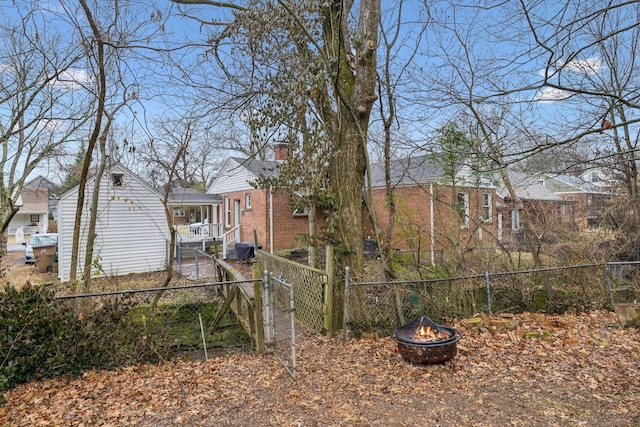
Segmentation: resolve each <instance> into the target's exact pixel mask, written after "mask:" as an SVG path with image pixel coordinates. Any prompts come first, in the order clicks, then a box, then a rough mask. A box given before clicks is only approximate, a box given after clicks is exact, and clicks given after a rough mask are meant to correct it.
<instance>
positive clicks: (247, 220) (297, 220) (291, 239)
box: [220, 188, 324, 251]
mask: <svg viewBox="0 0 640 427" xmlns="http://www.w3.org/2000/svg"><path fill="white" fill-rule="evenodd" d="M247 194H250V195H251V208H250V209H248V208H247V207H246V206H245V201H246V197H245V196H246V195H247ZM220 196H221V197H222V198H223V199H224V198H229V199H230V200H231V203H230V205H231V218H232V223H231V225H230V227H226V226H225V231H228V230H230V229H231V228H233V227H235V225H236V224H234V223H233V218H235V217H236V212H235V211H234V209H235V203H233V202H234V200H240V207H241V212H240V224H241V226H240V240H241V241H244V242H253V239H254V232H255V234H256V236H257V238H258V243H260V244H261V245H262V248H263V249H264V250H267V251H270V250H272V249H273V250H278V249H290V248H294V247H298V246H300V245H301V244H302V240H301V239H300V235H301V234H308V233H309V219H308V217H307V216H295V215H293V211H294V207H293V204H292V203H291V197H290V196H289V194H288V193H287V192H286V191H284V190H278V191H276V192H275V194H274V195H273V200H272V201H270V200H269V190H268V189H255V188H252V189H250V190H246V191H234V192H228V193H225V194H220ZM270 202H271V203H272V204H273V214H274V218H273V248H272V247H271V235H270V231H271V227H270V226H271V224H270V222H269V216H270V212H269V209H270ZM318 224H319V225H318V226H319V227H321V226H322V225H323V224H324V221H323V220H322V219H320V220H319V221H318Z"/></svg>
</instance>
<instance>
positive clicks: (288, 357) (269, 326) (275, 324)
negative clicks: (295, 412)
mask: <svg viewBox="0 0 640 427" xmlns="http://www.w3.org/2000/svg"><path fill="white" fill-rule="evenodd" d="M265 300H266V302H265V308H266V310H265V319H264V321H265V329H266V330H265V341H266V342H267V345H268V346H270V347H271V348H272V350H273V352H274V354H275V356H276V358H277V359H278V360H279V361H280V363H281V364H282V366H284V368H285V369H286V370H287V372H289V374H290V375H291V377H292V378H294V379H295V378H296V371H297V367H296V326H295V310H296V308H295V307H296V306H295V300H294V287H293V285H292V284H290V283H287V282H286V281H284V280H283V279H282V278H281V277H277V276H274V275H273V274H269V279H268V281H267V289H266V292H265Z"/></svg>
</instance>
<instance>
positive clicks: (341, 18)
mask: <svg viewBox="0 0 640 427" xmlns="http://www.w3.org/2000/svg"><path fill="white" fill-rule="evenodd" d="M351 6H352V3H348V4H347V3H345V2H343V1H333V2H331V3H329V4H327V6H326V7H325V8H324V10H323V36H324V42H325V47H326V49H327V53H328V57H329V58H330V64H331V67H332V69H331V71H332V76H333V83H334V87H335V91H336V94H337V108H338V111H337V113H336V115H335V117H334V120H333V121H332V122H331V123H329V126H331V127H332V132H331V136H332V137H333V144H334V149H333V153H332V157H331V159H330V160H329V172H330V176H329V185H330V189H331V191H332V193H333V195H334V197H335V199H334V204H335V211H336V215H335V218H334V220H335V226H336V227H335V236H334V237H335V240H337V242H336V243H338V248H337V251H338V252H337V255H338V262H337V263H336V267H337V268H338V269H339V270H343V269H344V267H346V266H349V267H350V268H351V271H352V272H353V275H354V277H360V276H361V275H362V272H363V269H364V259H363V248H362V237H363V227H362V192H363V189H364V177H365V173H366V170H367V167H366V161H367V160H366V159H367V158H366V147H367V137H368V135H367V134H368V129H369V118H370V114H371V107H372V105H373V102H374V101H375V100H376V94H375V85H376V79H377V74H376V71H377V70H376V66H377V64H376V58H377V57H376V49H377V46H378V24H379V22H380V1H379V0H363V1H361V2H360V4H359V7H360V9H359V11H360V13H359V19H358V29H357V32H356V37H355V39H354V48H355V55H354V54H353V53H352V52H351V47H350V44H349V40H348V39H347V38H346V35H347V34H349V33H348V22H347V20H348V16H349V9H350V8H351ZM352 68H353V69H352Z"/></svg>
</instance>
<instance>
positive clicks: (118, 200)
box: [58, 163, 169, 282]
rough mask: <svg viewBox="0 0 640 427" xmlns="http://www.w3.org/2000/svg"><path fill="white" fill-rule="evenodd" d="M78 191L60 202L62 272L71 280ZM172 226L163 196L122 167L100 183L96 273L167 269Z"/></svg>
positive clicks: (115, 167) (114, 167)
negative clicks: (168, 222)
mask: <svg viewBox="0 0 640 427" xmlns="http://www.w3.org/2000/svg"><path fill="white" fill-rule="evenodd" d="M93 183H94V180H93V179H92V180H90V181H89V183H88V184H87V186H86V192H85V196H86V197H85V204H84V209H83V214H82V221H81V237H80V240H81V244H80V256H79V259H78V273H79V274H78V275H79V276H81V274H82V269H83V265H84V256H85V255H84V253H85V252H84V248H85V244H86V241H87V229H88V226H89V221H88V218H89V215H90V205H91V200H92V199H93ZM77 200H78V187H75V188H73V189H71V190H69V191H68V192H66V193H64V194H63V195H62V196H61V197H60V200H59V201H58V271H59V277H60V280H61V281H63V282H65V281H68V280H69V273H70V266H71V248H72V242H73V226H74V221H75V214H76V204H77ZM168 240H169V227H168V225H167V219H166V216H165V210H164V206H163V203H162V195H161V194H160V193H159V192H158V191H157V190H156V189H154V188H153V187H151V186H149V185H148V184H146V183H145V182H144V181H143V180H142V179H140V178H139V177H138V176H136V175H135V174H134V173H133V172H131V171H130V170H129V169H127V168H126V167H124V166H123V165H122V164H120V163H116V164H114V165H112V166H111V167H109V168H107V169H106V170H105V172H104V175H103V177H102V180H101V182H100V194H99V202H98V212H97V223H96V240H95V247H94V253H93V260H94V261H93V262H94V264H95V266H94V267H93V273H95V274H96V275H116V276H117V275H125V274H129V273H144V272H149V271H158V270H163V269H165V268H166V266H167V242H168Z"/></svg>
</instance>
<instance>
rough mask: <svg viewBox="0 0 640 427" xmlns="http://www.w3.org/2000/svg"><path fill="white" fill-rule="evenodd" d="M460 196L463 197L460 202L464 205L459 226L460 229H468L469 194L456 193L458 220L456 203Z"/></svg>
mask: <svg viewBox="0 0 640 427" xmlns="http://www.w3.org/2000/svg"><path fill="white" fill-rule="evenodd" d="M461 194H462V195H463V199H462V202H463V203H464V221H462V224H460V228H469V193H467V192H466V191H458V193H457V194H456V214H457V215H458V219H461V218H460V211H459V210H458V201H459V198H460V195H461Z"/></svg>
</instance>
